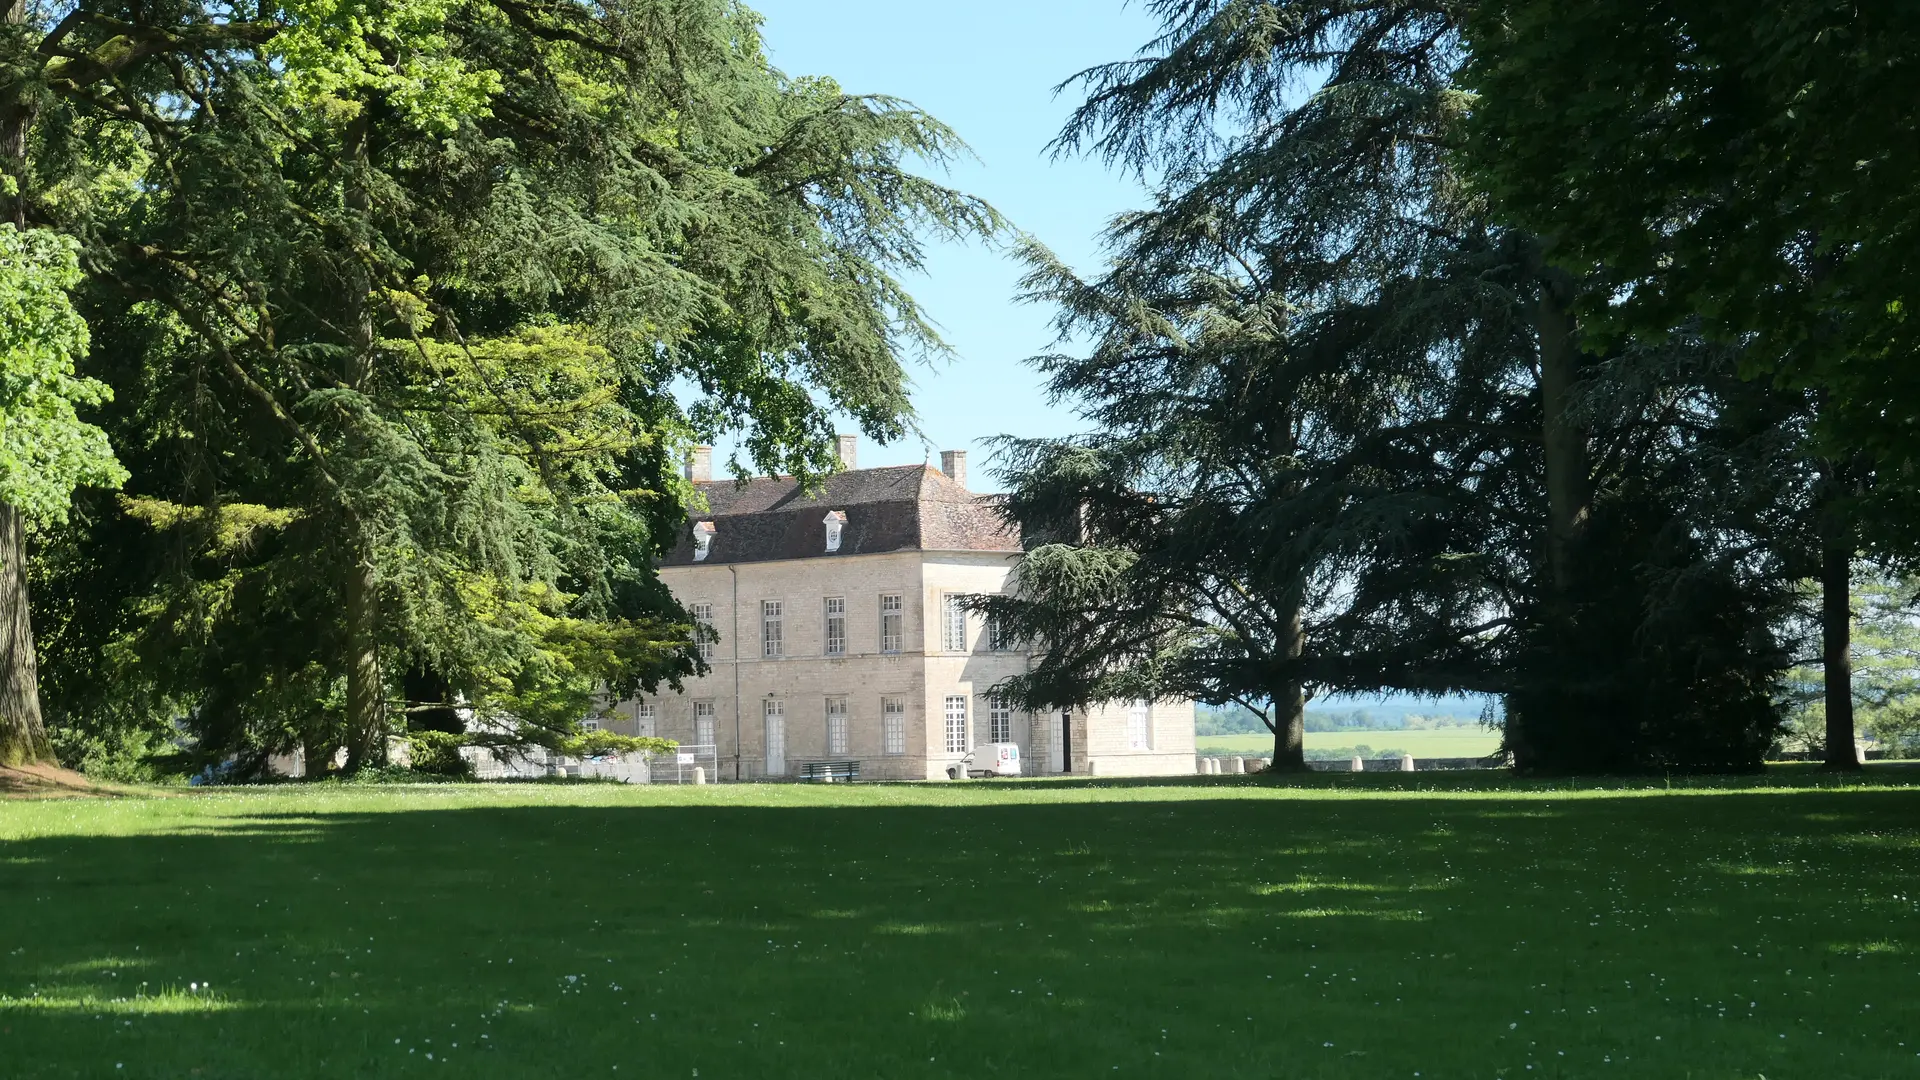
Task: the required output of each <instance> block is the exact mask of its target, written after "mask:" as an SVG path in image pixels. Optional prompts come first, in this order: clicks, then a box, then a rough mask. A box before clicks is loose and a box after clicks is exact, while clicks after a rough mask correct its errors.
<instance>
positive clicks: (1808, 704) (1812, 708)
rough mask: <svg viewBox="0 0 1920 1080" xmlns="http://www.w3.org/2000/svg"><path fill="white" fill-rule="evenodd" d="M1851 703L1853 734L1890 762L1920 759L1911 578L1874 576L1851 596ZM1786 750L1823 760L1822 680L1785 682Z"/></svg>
mask: <svg viewBox="0 0 1920 1080" xmlns="http://www.w3.org/2000/svg"><path fill="white" fill-rule="evenodd" d="M1852 641H1853V647H1852V660H1853V704H1854V713H1853V715H1854V723H1855V725H1856V727H1857V729H1858V730H1859V731H1861V732H1863V733H1865V734H1867V735H1869V736H1871V737H1872V738H1873V740H1874V741H1875V742H1877V743H1879V744H1880V746H1881V747H1882V748H1884V749H1886V750H1888V751H1889V752H1890V753H1891V754H1892V755H1893V756H1898V757H1910V756H1913V755H1915V754H1917V753H1920V596H1917V595H1916V586H1915V582H1914V581H1913V580H1912V579H1910V578H1904V577H1897V576H1892V575H1887V574H1876V575H1873V576H1871V577H1868V578H1867V579H1866V580H1863V581H1861V582H1859V583H1858V584H1856V585H1855V586H1854V590H1853V633H1852ZM1787 683H1788V686H1789V687H1790V690H1791V693H1790V701H1791V708H1790V709H1789V711H1788V714H1787V716H1788V722H1789V728H1788V735H1787V737H1786V738H1785V739H1784V740H1783V741H1784V742H1786V744H1787V745H1788V747H1789V748H1790V749H1799V750H1806V751H1809V752H1812V753H1816V754H1818V753H1821V752H1822V751H1823V750H1824V748H1825V742H1826V717H1827V713H1826V701H1825V688H1826V678H1825V673H1824V672H1823V671H1822V669H1821V668H1819V667H1818V666H1810V665H1808V666H1801V667H1796V668H1794V669H1793V670H1792V671H1791V672H1790V673H1789V674H1788V679H1787Z"/></svg>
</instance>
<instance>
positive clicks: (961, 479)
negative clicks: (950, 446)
mask: <svg viewBox="0 0 1920 1080" xmlns="http://www.w3.org/2000/svg"><path fill="white" fill-rule="evenodd" d="M940 471H941V472H943V473H946V474H947V476H948V478H950V479H951V480H952V481H953V482H954V483H956V484H959V485H960V486H961V487H966V486H967V452H966V451H965V450H942V451H940Z"/></svg>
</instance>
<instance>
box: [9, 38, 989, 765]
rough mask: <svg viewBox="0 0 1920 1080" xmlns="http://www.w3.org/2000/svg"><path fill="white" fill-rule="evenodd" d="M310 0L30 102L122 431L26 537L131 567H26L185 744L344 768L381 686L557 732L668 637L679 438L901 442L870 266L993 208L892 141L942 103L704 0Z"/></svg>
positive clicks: (904, 345)
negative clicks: (588, 1)
mask: <svg viewBox="0 0 1920 1080" xmlns="http://www.w3.org/2000/svg"><path fill="white" fill-rule="evenodd" d="M332 11H333V9H331V8H328V9H326V10H320V11H312V12H309V11H307V10H306V9H304V8H300V7H293V8H287V9H276V10H273V11H271V12H268V13H265V14H263V17H262V19H261V23H260V25H261V26H263V27H264V28H265V29H264V31H263V32H262V34H261V35H260V43H259V47H258V48H245V49H242V48H228V47H222V48H218V49H207V50H204V51H201V52H198V53H195V54H193V55H192V56H190V57H189V58H188V59H187V60H186V61H185V62H182V63H177V64H168V63H162V62H160V61H159V60H155V61H154V62H152V63H149V64H146V65H145V66H136V67H134V68H129V69H127V70H126V71H125V72H123V73H122V74H121V75H119V76H116V79H117V81H115V82H114V87H115V90H116V92H117V93H118V94H119V95H120V97H121V98H122V99H126V98H128V97H131V98H132V99H133V100H135V101H138V102H140V103H141V104H140V105H139V107H136V108H131V109H116V108H110V107H106V106H104V105H102V104H101V103H100V102H97V101H94V100H93V99H90V98H73V97H71V96H67V97H62V96H60V95H59V94H57V93H56V94H55V95H54V96H53V97H52V98H51V99H50V103H49V105H48V106H47V108H46V109H45V110H43V112H42V115H41V116H40V120H39V126H38V129H37V130H38V134H37V135H36V138H37V139H38V142H37V144H36V152H35V154H34V155H33V158H34V161H35V163H36V166H37V167H43V168H45V169H49V170H50V169H52V167H53V166H55V165H59V166H61V167H63V168H65V169H66V172H65V174H63V176H64V179H62V180H61V181H60V182H61V183H66V184H68V185H69V186H82V184H83V183H84V185H85V186H87V187H88V190H99V191H104V194H102V195H101V196H100V197H98V198H96V199H92V200H87V201H84V202H82V201H78V200H66V199H60V200H56V199H54V198H51V197H47V198H44V199H42V200H41V202H40V204H39V209H40V211H41V212H42V213H43V214H44V215H45V216H46V217H47V218H48V219H49V220H50V221H52V222H54V223H56V224H57V225H58V226H59V227H61V228H63V229H65V230H67V231H69V232H71V233H73V234H75V235H78V236H80V237H82V238H83V240H84V241H85V243H86V245H87V257H88V260H89V264H90V267H89V268H90V270H91V271H92V278H91V291H90V300H89V303H90V305H91V307H90V310H89V315H90V318H91V319H92V321H93V323H94V325H95V327H96V338H97V339H98V349H97V352H98V353H99V354H100V360H101V367H100V373H101V374H102V375H103V377H106V378H107V379H108V380H109V381H110V382H112V383H113V384H114V385H115V387H116V388H117V389H118V390H119V392H120V394H121V401H122V402H123V403H124V406H123V407H122V408H121V409H120V410H118V412H117V414H116V415H115V417H114V425H115V426H114V431H115V434H116V436H117V437H118V438H119V439H121V440H122V441H123V443H124V444H126V445H137V446H139V447H140V448H141V449H142V452H143V453H142V463H141V464H140V465H139V466H138V467H136V468H135V470H134V476H133V478H132V481H131V483H130V485H129V486H130V490H131V492H132V496H131V497H130V498H128V499H127V500H124V501H122V502H120V503H117V504H114V505H111V506H109V505H106V504H104V503H100V504H96V505H95V506H93V507H91V508H90V509H91V511H92V514H91V518H90V521H89V529H88V532H87V533H86V536H85V538H84V539H83V540H82V541H80V542H79V543H78V544H77V547H78V548H79V550H78V551H76V552H74V553H73V554H72V555H71V556H70V557H68V558H66V559H64V560H56V562H57V567H56V568H66V569H68V570H70V571H72V572H73V574H84V573H86V571H87V568H88V567H91V566H97V565H101V564H105V565H110V566H112V567H114V568H116V570H117V571H118V573H117V574H116V575H113V576H110V577H109V578H108V581H109V582H115V583H118V584H123V585H127V586H130V587H129V589H128V592H126V593H124V594H122V595H119V596H114V597H111V598H107V599H110V601H111V602H110V603H109V604H108V605H106V606H104V607H102V606H100V605H98V604H89V603H83V602H79V598H80V597H82V596H84V595H86V594H87V593H89V591H90V590H91V589H93V588H94V586H93V584H91V583H90V582H89V581H88V580H85V579H84V578H81V577H78V576H73V575H62V576H61V577H60V578H59V579H58V580H56V581H54V582H53V583H51V589H50V591H51V592H53V593H54V594H56V595H57V596H59V597H60V603H59V610H60V611H61V612H63V613H66V614H68V615H70V616H72V621H71V622H70V623H68V624H66V625H63V626H62V627H60V628H59V636H60V639H61V640H60V642H59V648H58V649H57V650H56V651H55V655H56V656H58V657H59V658H61V660H62V662H63V663H70V664H83V663H88V662H95V663H103V664H104V665H105V666H106V667H108V668H109V669H110V670H113V671H115V672H116V673H117V675H118V676H119V678H120V679H122V680H123V681H124V682H125V684H126V685H124V686H123V687H122V693H123V694H124V696H125V697H126V698H127V699H130V700H135V701H141V702H145V703H148V704H149V707H150V709H151V710H152V712H151V715H164V714H172V713H177V712H181V711H188V712H190V715H191V716H192V718H193V724H194V726H195V728H196V729H197V731H198V733H199V735H200V736H201V739H202V746H203V750H204V751H205V752H207V753H209V754H226V753H236V752H237V753H242V754H243V755H245V756H247V757H249V758H250V759H254V760H257V759H258V758H259V757H261V756H262V755H264V754H265V753H266V752H268V751H270V750H275V749H280V748H284V747H286V746H289V745H292V744H294V743H299V744H302V745H304V746H305V747H306V748H307V751H308V754H309V761H310V763H311V764H312V765H314V766H316V767H317V766H320V765H322V764H324V763H325V762H326V761H327V760H329V759H330V758H331V756H332V751H333V749H334V748H335V747H336V746H337V747H340V748H342V749H344V750H345V751H346V752H347V761H348V767H349V768H358V767H361V766H363V765H367V764H372V763H376V762H378V761H380V760H381V759H382V758H383V756H384V752H385V739H386V735H387V734H388V732H389V731H391V730H393V727H394V723H393V720H392V717H391V715H390V707H391V705H392V703H394V702H395V701H404V702H406V706H407V708H408V709H409V710H412V711H414V712H415V713H416V714H417V715H419V716H420V717H421V718H422V722H423V723H440V724H444V722H445V717H446V712H447V709H448V707H449V706H450V705H451V704H453V703H454V701H455V700H456V698H458V699H463V700H464V701H465V702H466V703H467V704H469V705H471V706H472V707H473V708H474V709H475V710H477V711H478V712H479V713H480V714H481V715H483V716H487V717H490V718H492V719H494V720H495V721H496V723H495V724H493V725H490V726H488V728H487V731H488V732H490V733H492V734H491V735H490V736H489V737H497V736H500V735H501V733H502V728H501V725H510V726H511V727H512V730H511V731H509V732H506V733H505V737H510V738H514V739H533V740H536V741H541V742H546V743H548V744H550V745H551V744H559V743H561V742H562V741H564V740H566V739H568V738H570V737H571V736H572V734H573V733H574V732H575V731H576V728H575V721H576V720H577V719H578V718H579V717H580V716H582V715H584V714H585V713H586V712H587V711H588V710H589V708H590V707H591V702H592V700H593V697H594V695H595V693H596V692H597V691H599V690H600V689H601V688H603V687H608V688H612V689H613V690H615V691H624V690H628V689H631V688H634V687H648V688H651V687H653V686H655V685H657V684H658V683H660V682H663V681H664V682H669V683H671V682H674V681H675V680H677V679H678V678H679V677H680V676H682V675H685V674H687V673H690V672H692V671H694V670H695V669H696V667H697V663H698V661H697V658H696V657H695V655H694V652H693V650H692V648H691V626H690V623H689V620H688V618H687V616H686V613H685V612H683V611H681V610H680V609H679V608H678V606H677V605H676V604H674V603H673V602H672V600H671V598H670V597H669V596H668V595H667V594H666V593H665V591H664V589H663V588H662V587H661V586H660V585H659V583H658V581H657V579H656V578H655V577H654V575H653V573H652V570H651V560H652V558H653V557H654V556H655V554H656V553H657V552H658V551H660V550H662V549H663V548H664V547H666V546H668V545H670V544H671V543H672V542H673V541H674V539H675V533H674V530H675V529H676V528H679V527H680V526H681V523H682V520H683V516H684V510H683V504H684V502H685V501H686V500H687V499H689V498H690V497H691V496H692V492H691V489H690V488H689V487H688V486H687V485H686V484H685V482H684V481H683V480H681V479H680V478H679V477H678V475H677V472H678V470H677V466H678V461H679V459H680V454H681V450H682V448H684V447H685V446H686V445H687V444H688V443H690V442H692V441H694V440H696V439H702V438H706V439H710V438H712V437H714V436H716V435H718V434H720V433H721V432H722V431H725V430H737V431H739V432H741V434H742V436H743V442H744V443H745V445H746V446H747V448H748V454H749V456H750V458H751V459H752V461H753V463H754V464H755V465H757V466H758V467H760V468H761V469H763V470H766V471H793V472H796V473H799V474H801V475H803V476H811V475H817V474H818V473H819V472H821V471H824V470H825V469H827V468H830V467H831V462H832V455H831V449H830V446H831V443H830V439H829V438H828V436H829V435H830V434H831V428H830V422H829V416H830V414H831V411H832V410H836V409H837V410H840V411H844V412H847V413H850V414H852V415H853V416H854V417H856V418H857V419H858V420H859V421H860V422H861V423H862V424H863V426H864V427H865V429H866V430H867V431H868V433H869V434H871V435H873V436H875V437H877V438H881V439H887V438H891V437H894V436H897V435H899V434H901V433H902V432H903V431H904V430H905V429H906V426H907V425H908V424H909V423H910V422H911V418H910V413H909V410H908V407H907V399H906V396H905V388H904V387H905V380H904V376H903V374H902V370H901V357H902V355H903V354H904V353H907V352H910V351H912V350H914V349H916V348H922V349H937V348H938V347H939V343H938V340H937V338H935V336H934V335H933V332H932V331H931V329H930V328H929V326H928V325H927V323H926V322H925V320H924V319H923V318H922V317H921V315H920V313H919V309H918V307H917V306H916V305H915V304H914V302H913V300H912V298H911V297H910V296H909V295H908V294H907V293H906V292H905V290H904V289H903V288H902V287H901V285H900V284H899V281H898V279H897V276H896V275H897V274H899V273H900V272H901V271H903V270H910V269H912V268H914V267H916V266H917V265H918V261H919V257H920V247H919V244H920V237H921V236H923V235H925V234H926V233H928V232H933V233H937V234H941V235H946V236H956V237H957V236H977V235H985V234H990V233H991V232H993V231H994V230H995V229H997V228H998V220H997V217H996V216H995V215H994V213H993V212H992V211H991V209H989V208H987V207H985V206H984V205H983V204H981V203H979V202H978V201H976V200H973V199H970V198H968V197H966V196H964V195H961V194H959V193H957V192H954V191H952V190H949V189H947V188H944V187H942V186H940V185H938V184H935V183H932V182H929V181H927V180H925V179H924V178H921V177H919V176H916V175H914V174H913V173H911V172H909V171H907V168H906V165H905V163H906V162H907V161H908V160H909V159H913V158H919V159H922V160H929V161H933V162H936V163H937V162H939V161H941V160H943V159H944V158H945V157H947V156H948V155H949V154H951V153H953V152H955V151H956V150H958V149H959V144H958V142H957V140H956V139H955V138H954V136H953V135H952V133H951V132H950V131H948V130H947V129H946V128H944V127H943V126H941V125H940V124H938V123H937V122H935V121H933V120H932V119H931V118H929V117H926V116H925V115H924V114H921V113H919V112H917V111H915V110H913V109H912V108H910V107H908V106H906V105H904V104H902V103H900V102H896V101H893V100H890V99H885V98H859V97H851V96H848V95H845V94H843V93H841V92H840V91H839V90H838V88H837V87H835V86H834V85H833V84H832V83H831V82H830V81H827V80H822V79H789V78H787V77H785V76H783V75H781V74H780V73H779V72H777V71H775V70H773V69H772V68H771V67H769V66H768V65H767V63H766V60H765V58H764V56H763V55H762V54H761V52H760V48H759V38H758V27H757V24H758V20H757V17H756V16H754V15H753V14H752V13H751V12H749V11H747V10H746V9H744V8H742V7H739V6H737V5H735V4H732V3H729V2H725V0H710V2H697V3H691V4H688V3H667V2H654V0H635V2H631V3H620V4H613V5H603V6H599V7H596V8H593V9H585V8H575V7H568V6H550V5H541V4H522V3H519V2H517V0H500V2H497V3H496V2H471V3H469V2H455V0H417V2H408V3H393V4H381V5H375V6H373V7H370V8H368V9H367V10H365V11H362V12H359V13H358V14H357V15H355V16H354V17H353V18H351V19H346V18H344V17H343V18H335V17H334V14H330V13H331V12H332ZM177 17H178V16H177V14H175V15H170V16H169V18H177ZM210 21H211V20H210ZM87 25H89V24H87V23H85V22H84V21H83V23H82V27H83V28H84V27H86V26H87ZM169 32H170V31H169ZM143 94H144V96H142V95H143ZM55 186H57V185H55V184H52V183H48V184H43V188H46V189H49V190H51V189H52V188H53V187H55ZM676 381H682V382H691V383H693V384H695V385H698V386H699V387H700V388H701V390H702V391H703V393H704V397H703V398H702V400H700V401H698V402H696V403H695V404H694V406H693V407H692V408H691V409H690V410H683V409H682V408H681V407H680V406H679V405H678V404H677V402H676V401H675V399H674V397H673V396H672V394H671V391H670V386H671V385H672V384H673V383H675V382H676ZM76 681H77V680H74V679H72V678H70V677H66V676H65V675H62V676H61V677H59V678H57V679H56V680H55V682H56V683H57V684H58V685H60V686H65V687H71V686H73V685H74V684H75V682H76ZM408 687H412V688H413V692H414V693H415V694H418V695H420V696H418V697H402V696H401V695H402V692H403V691H405V690H406V689H407V688H408ZM101 704H102V703H100V702H98V701H97V700H94V701H89V700H87V699H86V698H84V697H83V698H81V699H77V700H75V701H73V702H72V707H73V709H74V712H75V714H76V715H75V719H76V720H81V719H83V718H84V714H85V712H86V711H87V710H89V709H94V710H96V711H95V714H94V715H95V716H103V715H105V714H106V713H107V712H110V711H111V709H105V710H101V709H99V708H98V706H100V705H101ZM430 717H436V718H438V719H428V718H430Z"/></svg>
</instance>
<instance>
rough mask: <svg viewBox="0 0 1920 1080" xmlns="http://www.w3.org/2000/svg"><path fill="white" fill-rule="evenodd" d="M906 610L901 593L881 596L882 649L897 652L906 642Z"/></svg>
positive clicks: (887, 651) (882, 650) (886, 651)
mask: <svg viewBox="0 0 1920 1080" xmlns="http://www.w3.org/2000/svg"><path fill="white" fill-rule="evenodd" d="M905 624H906V611H905V610H904V607H903V604H902V601H901V596H900V594H899V593H887V594H885V595H883V596H881V597H880V651H881V652H884V653H897V652H899V651H900V649H901V647H902V646H904V645H905V644H906V628H905Z"/></svg>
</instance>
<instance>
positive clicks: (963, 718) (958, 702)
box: [947, 694, 967, 754]
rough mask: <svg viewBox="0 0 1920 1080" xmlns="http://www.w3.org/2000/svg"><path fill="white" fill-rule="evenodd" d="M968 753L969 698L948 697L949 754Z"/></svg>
mask: <svg viewBox="0 0 1920 1080" xmlns="http://www.w3.org/2000/svg"><path fill="white" fill-rule="evenodd" d="M966 752H967V696H966V695H965V694H948V695H947V753H949V754H964V753H966Z"/></svg>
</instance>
